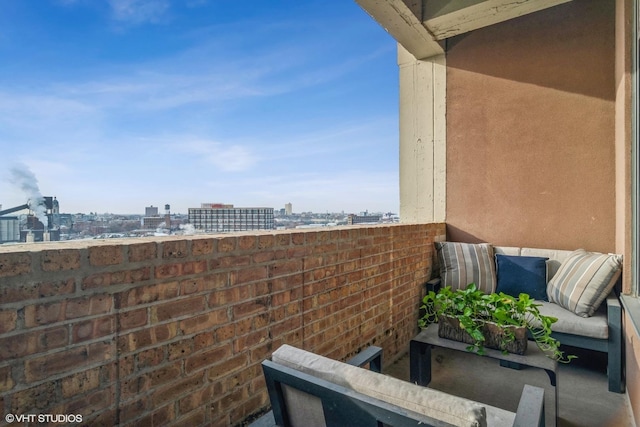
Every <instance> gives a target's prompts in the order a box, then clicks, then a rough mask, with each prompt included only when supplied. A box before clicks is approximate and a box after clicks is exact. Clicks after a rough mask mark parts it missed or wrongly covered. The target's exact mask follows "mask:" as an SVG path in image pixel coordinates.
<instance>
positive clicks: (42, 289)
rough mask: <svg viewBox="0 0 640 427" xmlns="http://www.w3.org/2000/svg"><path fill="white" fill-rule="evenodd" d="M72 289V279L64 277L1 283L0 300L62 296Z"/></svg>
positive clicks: (73, 281)
mask: <svg viewBox="0 0 640 427" xmlns="http://www.w3.org/2000/svg"><path fill="white" fill-rule="evenodd" d="M0 263H1V261H0ZM1 268H2V267H1V266H0V269H1ZM74 290H75V280H74V279H65V280H62V281H59V282H42V283H20V284H19V285H17V286H13V285H12V286H9V285H7V286H4V285H3V286H0V301H2V302H3V303H10V302H17V301H21V302H22V301H27V300H30V299H40V298H45V297H50V296H64V295H66V294H71V293H73V292H74Z"/></svg>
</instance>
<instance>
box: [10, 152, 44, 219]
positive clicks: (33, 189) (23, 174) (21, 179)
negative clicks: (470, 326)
mask: <svg viewBox="0 0 640 427" xmlns="http://www.w3.org/2000/svg"><path fill="white" fill-rule="evenodd" d="M10 173H11V182H12V183H13V184H15V185H17V186H18V187H19V188H20V189H21V190H22V191H23V192H24V193H25V196H26V198H27V199H28V200H29V201H28V203H29V209H31V210H32V211H33V214H34V215H35V216H36V217H37V218H38V219H39V220H40V222H42V223H43V224H44V227H45V229H46V228H48V226H49V218H48V217H47V208H46V206H45V205H44V197H43V196H42V194H40V188H39V187H38V179H37V178H36V176H35V174H34V173H33V172H31V170H30V169H29V167H28V166H27V165H25V164H22V163H20V164H16V165H15V166H13V167H12V168H11V170H10Z"/></svg>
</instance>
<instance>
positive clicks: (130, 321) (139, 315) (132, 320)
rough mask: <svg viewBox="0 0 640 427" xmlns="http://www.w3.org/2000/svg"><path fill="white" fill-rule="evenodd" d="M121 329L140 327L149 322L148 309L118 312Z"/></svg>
mask: <svg viewBox="0 0 640 427" xmlns="http://www.w3.org/2000/svg"><path fill="white" fill-rule="evenodd" d="M117 316H118V324H119V325H120V326H119V331H120V332H122V331H126V330H128V329H133V328H138V327H141V326H144V325H146V324H147V309H146V308H140V309H138V310H130V311H124V312H120V313H118V314H117Z"/></svg>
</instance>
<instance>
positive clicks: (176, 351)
mask: <svg viewBox="0 0 640 427" xmlns="http://www.w3.org/2000/svg"><path fill="white" fill-rule="evenodd" d="M167 351H168V358H169V360H176V359H182V358H184V357H186V356H188V355H190V354H191V353H192V352H193V340H192V339H186V340H182V341H177V342H172V343H171V344H169V345H168V346H167Z"/></svg>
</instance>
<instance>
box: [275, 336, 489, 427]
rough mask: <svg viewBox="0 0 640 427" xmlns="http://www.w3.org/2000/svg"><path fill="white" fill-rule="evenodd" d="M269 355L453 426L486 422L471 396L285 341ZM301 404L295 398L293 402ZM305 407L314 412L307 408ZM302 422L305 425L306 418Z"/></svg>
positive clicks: (485, 423) (480, 407)
mask: <svg viewBox="0 0 640 427" xmlns="http://www.w3.org/2000/svg"><path fill="white" fill-rule="evenodd" d="M271 359H272V360H273V361H274V362H276V363H279V364H281V365H284V366H287V367H289V368H292V369H296V370H298V371H301V372H304V373H307V374H309V375H313V376H315V377H318V378H322V379H324V380H326V381H330V382H332V383H335V384H338V385H341V386H343V387H346V388H350V389H352V390H355V391H357V392H359V393H362V394H365V395H367V396H370V397H373V398H376V399H379V400H382V401H385V402H388V403H391V404H393V405H397V406H400V407H402V408H405V409H408V410H411V411H414V412H417V413H419V414H422V415H426V416H428V417H431V418H435V419H438V420H441V421H444V422H446V423H449V424H452V425H455V426H468V427H479V426H486V425H487V415H486V409H485V407H484V406H483V405H481V404H479V403H477V402H474V401H472V400H468V399H463V398H461V397H457V396H452V395H449V394H446V393H444V392H441V391H438V390H433V389H429V388H425V387H421V386H418V385H416V384H412V383H410V382H406V381H402V380H399V379H397V378H393V377H389V376H386V375H382V374H379V373H376V372H372V371H369V370H366V369H362V368H358V367H356V366H351V365H348V364H346V363H342V362H338V361H336V360H333V359H329V358H326V357H323V356H320V355H318V354H315V353H310V352H308V351H305V350H301V349H298V348H295V347H291V346H289V345H286V344H285V345H282V346H281V347H280V348H278V350H276V351H275V352H274V353H273V355H272V357H271ZM298 393H302V392H300V391H298ZM309 397H311V398H314V396H309ZM292 404H293V403H292ZM301 404H302V403H301V402H300V401H299V400H298V402H297V405H301ZM311 404H313V401H312V402H311ZM287 406H288V405H287ZM303 406H309V405H307V404H304V405H303ZM306 410H307V411H309V413H313V412H314V411H310V410H309V408H307V409H306ZM315 412H317V410H316V411H315ZM320 412H322V411H321V410H320ZM303 425H309V422H307V423H306V424H303Z"/></svg>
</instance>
